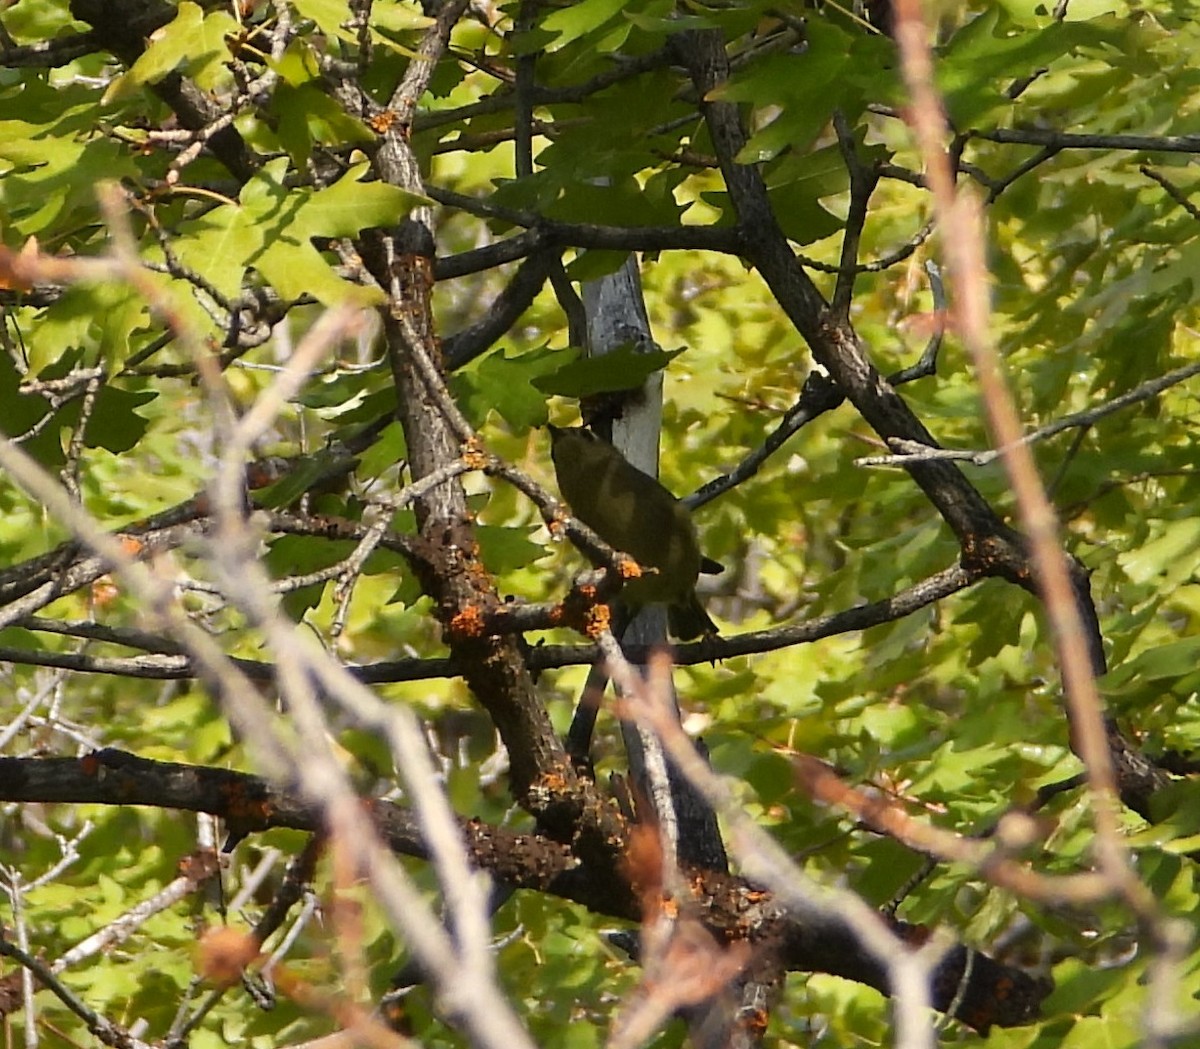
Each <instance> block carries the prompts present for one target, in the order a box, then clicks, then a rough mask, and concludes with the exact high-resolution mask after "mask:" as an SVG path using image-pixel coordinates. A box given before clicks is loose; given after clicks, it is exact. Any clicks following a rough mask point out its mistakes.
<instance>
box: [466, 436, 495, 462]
mask: <svg viewBox="0 0 1200 1049" xmlns="http://www.w3.org/2000/svg"><path fill="white" fill-rule="evenodd" d="M461 458H462V461H463V462H464V463H466V464H467V466H469V467H470V468H471V469H472V470H482V469H484V468H485V467H486V466H487V465H488V462H489V457H488V453H487V451H486V450H485V449H484V447H483V445H482V444H481V443H480V441H479V438H478V437H474V436H473V437H472V438H471V439H470V440H469V441H467V442H466V443H465V444H464V445H463V447H462V455H461Z"/></svg>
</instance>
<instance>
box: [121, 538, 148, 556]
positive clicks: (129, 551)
mask: <svg viewBox="0 0 1200 1049" xmlns="http://www.w3.org/2000/svg"><path fill="white" fill-rule="evenodd" d="M117 542H118V543H119V544H120V546H121V552H122V553H123V554H126V555H127V556H129V557H140V556H141V554H142V551H143V550H145V549H146V544H145V542H144V541H143V540H142V539H140V538H138V537H137V536H136V535H125V534H122V535H118V536H117Z"/></svg>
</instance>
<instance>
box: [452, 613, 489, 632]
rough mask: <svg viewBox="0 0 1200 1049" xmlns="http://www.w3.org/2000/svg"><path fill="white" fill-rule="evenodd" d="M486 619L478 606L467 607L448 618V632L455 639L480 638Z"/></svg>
mask: <svg viewBox="0 0 1200 1049" xmlns="http://www.w3.org/2000/svg"><path fill="white" fill-rule="evenodd" d="M486 622H487V617H486V616H485V615H484V613H483V609H482V608H480V607H479V606H478V605H467V607H466V608H464V609H462V610H461V611H459V612H457V613H455V614H454V615H453V616H452V617H451V618H450V632H451V633H452V634H454V635H455V636H456V637H469V638H477V637H482V636H483V632H484V626H485V625H486Z"/></svg>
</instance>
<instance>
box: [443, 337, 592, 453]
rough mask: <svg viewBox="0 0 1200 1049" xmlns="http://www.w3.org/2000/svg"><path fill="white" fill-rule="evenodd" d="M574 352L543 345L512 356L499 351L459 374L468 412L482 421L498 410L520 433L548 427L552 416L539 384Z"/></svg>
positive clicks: (455, 384)
mask: <svg viewBox="0 0 1200 1049" xmlns="http://www.w3.org/2000/svg"><path fill="white" fill-rule="evenodd" d="M571 352H573V351H564V350H551V349H549V348H548V347H544V346H543V347H541V348H539V349H535V350H526V351H525V352H524V353H521V354H517V355H514V356H511V357H510V356H507V355H506V354H505V353H504V351H503V350H497V351H495V352H494V353H489V354H487V355H486V356H484V357H483V358H482V359H480V360H479V361H478V362H476V363H475V364H474V365H473V366H472V367H471V368H470V369H468V370H466V371H463V372H461V373H459V374H458V375H456V376H455V377H454V379H453V387H454V390H455V392H456V394H457V395H458V396H459V398H460V399H461V401H462V403H463V405H464V407H465V409H466V411H467V414H468V415H469V416H470V417H471V418H472V419H475V420H477V421H478V422H479V423H480V424H482V423H483V422H484V421H485V420H486V419H487V418H488V414H489V413H490V412H493V411H494V412H496V413H498V414H499V415H500V417H501V418H502V419H504V420H505V421H506V422H507V423H508V424H509V426H511V427H512V429H513V430H515V431H517V432H518V433H521V432H524V431H525V430H528V429H530V428H532V427H538V426H545V425H546V423H547V422H548V421H549V418H550V416H549V413H548V410H547V406H546V391H544V390H542V389H541V387H540V385H539V384H540V383H541V381H542V380H543V377H544V376H546V375H548V374H551V373H553V372H556V371H557V370H558V369H560V368H561V367H562V361H563V358H564V356H565V355H569V354H570V353H571Z"/></svg>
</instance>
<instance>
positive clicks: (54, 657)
mask: <svg viewBox="0 0 1200 1049" xmlns="http://www.w3.org/2000/svg"><path fill="white" fill-rule="evenodd" d="M352 527H354V526H351V525H347V531H346V532H345V533H344V535H343V537H350V535H351V534H352V533H351V532H350V531H349V529H350V528H352ZM306 534H311V533H306ZM973 582H975V578H974V577H973V576H972V575H971V574H970V573H969V572H967V571H966V570H965V569H964V568H962V567H961V566H958V565H955V566H954V567H952V568H948V569H946V570H944V571H942V572H939V573H937V574H936V575H932V576H930V577H929V578H928V579H924V580H922V581H921V582H919V583H916V584H914V585H913V586H910V587H908V588H906V589H904V590H901V591H900V592H899V593H897V594H894V595H892V596H891V597H888V598H885V599H884V600H882V601H875V602H872V603H871V604H865V605H859V606H858V607H856V608H849V609H846V611H844V612H834V613H830V614H829V615H824V616H818V617H817V618H815V619H808V620H802V621H801V622H798V623H792V624H790V625H786V626H781V627H774V628H772V629H771V630H757V631H753V632H751V633H746V634H734V635H732V636H730V637H720V638H711V639H706V640H704V641H696V642H692V643H690V644H686V645H680V646H678V647H677V648H676V649H675V650H674V654H673V660H674V662H675V663H676V664H677V665H679V666H694V665H698V664H701V663H709V662H712V661H713V660H717V659H726V658H732V657H733V656H745V655H755V654H761V653H764V652H775V651H778V650H779V649H781V648H787V647H789V646H791V645H801V644H808V643H811V642H813V641H820V640H821V639H822V638H826V637H834V636H836V635H838V634H844V633H848V632H850V631H856V630H866V629H868V628H870V627H873V626H881V625H882V624H884V623H891V622H894V621H895V620H897V619H902V618H903V617H904V616H907V615H911V614H912V613H913V612H917V611H919V610H920V609H922V608H925V607H927V606H929V605H931V604H933V603H934V602H936V601H940V600H942V599H943V598H945V597H949V596H950V595H951V594H955V593H957V592H958V591H960V590H963V589H965V588H966V587H968V586H970V585H971V584H972V583H973ZM556 608H557V606H538V607H534V606H517V607H516V608H514V609H513V610H511V612H510V611H509V610H508V609H502V610H500V611H499V612H498V613H497V617H496V623H495V624H494V625H496V626H502V625H507V626H511V628H512V629H540V628H545V627H547V626H549V625H551V623H552V622H555V621H556V612H555V609H556ZM523 610H526V611H528V612H529V613H530V614H529V616H528V617H527V618H526V617H524V616H522V611H523ZM510 617H511V620H512V622H511V623H507V624H506V623H505V622H504V621H505V620H506V619H508V618H510ZM535 617H536V619H537V622H536V623H532V624H531V622H530V621H532V620H534V618H535ZM21 625H24V626H27V627H28V628H29V629H37V625H36V621H34V622H26V623H22V624H21ZM110 629H111V628H105V631H104V633H106V634H107V633H108V632H109V630H110ZM56 632H57V631H56ZM118 636H121V635H118ZM108 639H109V640H114V641H116V637H109V638H108ZM116 643H120V644H129V643H136V642H134V641H133V639H132V638H129V637H126V638H125V640H122V641H116ZM628 652H629V656H630V658H631V659H635V660H639V661H644V660H646V659H648V658H649V656H650V655H651V653H650V652H649V651H648V650H646V649H644V648H639V647H637V646H632V645H631V646H629V648H628ZM599 655H600V652H599V649H597V648H596V646H594V645H539V646H537V647H536V648H533V649H531V650H530V651H529V652H528V653H527V654H526V663H527V665H528V666H529V668H530V669H531V670H537V671H541V670H560V669H562V668H563V667H570V666H591V665H592V664H593V663H595V661H596V660H597V659H598V658H599ZM0 661H4V662H10V663H16V664H22V665H26V666H48V667H56V668H59V669H63V670H75V671H80V672H83V673H92V674H118V675H123V676H126V677H138V678H152V679H156V680H171V681H173V680H178V679H185V678H194V677H197V676H198V671H197V669H196V668H195V666H194V665H193V664H192V662H191V660H190V659H189V658H188V657H187V656H183V655H174V654H170V653H155V654H148V655H140V656H125V657H121V656H97V655H91V654H87V653H79V652H47V651H37V650H31V651H26V650H23V649H16V648H4V649H0ZM231 662H232V663H233V664H234V665H235V666H237V668H238V669H239V670H240V671H241V672H242V673H243V674H245V675H246V677H248V678H251V679H253V680H255V681H269V680H272V679H273V678H274V677H275V675H276V673H277V670H276V667H275V666H274V665H273V664H271V663H260V662H255V661H253V660H248V659H232V660H231ZM347 669H348V670H349V672H350V673H351V674H353V675H354V676H355V677H356V678H358V680H359V681H362V682H364V683H365V684H368V685H386V684H395V683H396V682H400V681H428V680H431V679H435V678H445V677H456V676H459V675H461V674H463V673H464V666H463V663H462V661H461V660H460V659H457V658H443V659H401V660H389V661H384V662H379V663H368V664H366V665H361V666H351V667H348V668H347Z"/></svg>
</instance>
